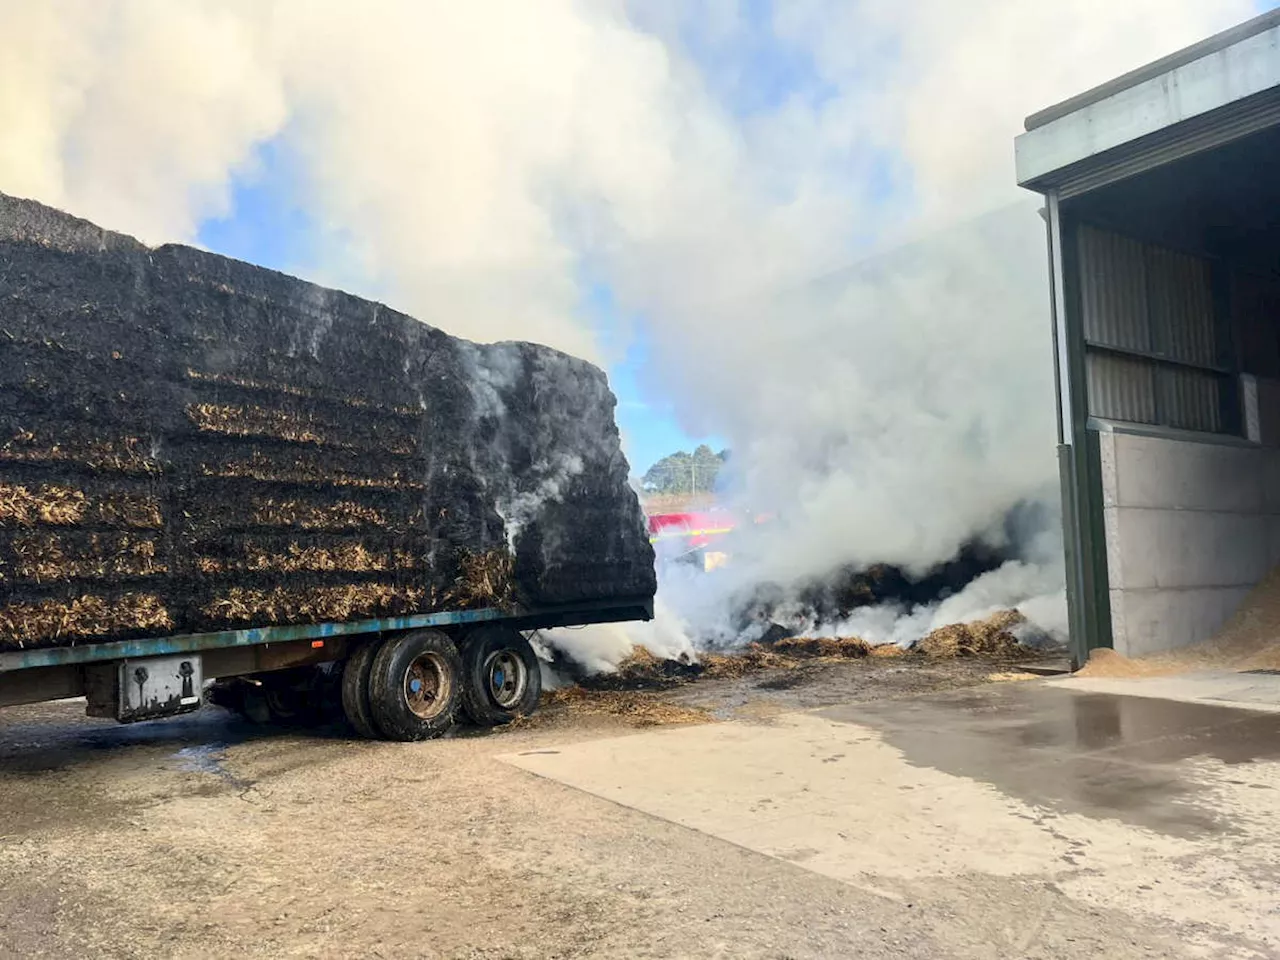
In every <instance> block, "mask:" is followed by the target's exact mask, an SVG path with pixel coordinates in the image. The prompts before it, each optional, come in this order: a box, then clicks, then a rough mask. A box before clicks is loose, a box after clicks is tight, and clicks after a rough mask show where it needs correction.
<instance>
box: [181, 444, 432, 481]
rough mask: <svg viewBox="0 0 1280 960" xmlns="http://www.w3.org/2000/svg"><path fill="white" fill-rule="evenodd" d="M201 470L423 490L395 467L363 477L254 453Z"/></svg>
mask: <svg viewBox="0 0 1280 960" xmlns="http://www.w3.org/2000/svg"><path fill="white" fill-rule="evenodd" d="M200 473H201V474H202V475H203V476H206V477H219V478H225V479H234V480H257V481H259V482H260V483H306V484H317V485H321V486H334V487H357V488H367V489H370V490H421V489H422V488H423V484H422V483H421V482H420V481H417V480H409V479H406V478H405V477H404V476H403V475H402V474H401V473H400V472H399V471H396V470H393V471H391V472H390V473H388V474H386V475H385V476H363V475H356V474H349V473H338V472H335V471H334V470H333V469H332V468H331V467H330V468H328V469H326V468H325V466H323V465H320V464H311V463H306V462H305V461H302V460H295V461H293V462H292V463H287V462H282V461H280V460H272V459H270V458H269V457H266V456H264V455H263V454H261V453H258V452H254V453H252V454H250V456H249V457H248V458H247V459H244V460H225V461H223V462H221V463H205V464H201V466H200Z"/></svg>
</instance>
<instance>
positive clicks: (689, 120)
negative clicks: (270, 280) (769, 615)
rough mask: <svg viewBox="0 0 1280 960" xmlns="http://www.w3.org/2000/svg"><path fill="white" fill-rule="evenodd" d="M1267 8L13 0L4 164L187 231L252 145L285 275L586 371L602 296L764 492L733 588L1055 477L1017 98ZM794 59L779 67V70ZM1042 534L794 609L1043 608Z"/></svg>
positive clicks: (665, 391) (1021, 2)
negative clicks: (910, 580) (267, 186)
mask: <svg viewBox="0 0 1280 960" xmlns="http://www.w3.org/2000/svg"><path fill="white" fill-rule="evenodd" d="M1251 7H1252V4H1251V2H1250V0H1105V2H1104V0H1058V2H1055V3H1028V2H1025V0H973V2H968V3H955V2H953V0H919V2H911V3H903V2H901V0H863V2H856V3H851V2H847V0H788V2H786V3H781V2H779V3H776V4H773V5H772V6H766V7H765V8H764V9H763V12H762V8H761V5H760V4H756V3H747V2H746V0H742V2H734V0H728V2H725V0H701V2H684V0H645V2H643V3H640V2H637V3H634V4H631V3H626V2H623V0H600V2H597V3H587V2H575V0H544V2H540V3H536V4H532V3H504V2H498V0H490V2H481V0H474V2H468V3H456V2H446V0H438V2H416V0H370V2H368V3H363V4H352V3H349V2H339V0H225V2H216V0H187V2H183V3H170V2H163V0H47V2H43V3H31V2H25V0H0V129H2V130H4V136H3V137H0V190H4V191H6V192H8V193H10V194H16V195H25V196H29V197H32V198H35V199H39V200H42V201H45V202H48V203H51V204H54V205H56V206H60V207H63V208H65V209H68V210H71V211H74V212H76V213H78V214H81V215H84V216H87V217H90V218H92V219H94V220H96V221H98V222H101V223H103V224H105V225H106V226H109V227H112V228H115V229H120V230H125V231H128V232H132V233H135V234H137V235H139V236H141V237H142V238H143V239H145V240H149V241H165V240H186V241H190V240H193V239H195V237H196V234H197V230H198V226H199V224H200V223H201V222H202V221H204V220H207V219H208V218H210V217H219V216H225V215H227V214H229V213H231V212H232V209H231V208H232V184H233V182H235V181H236V180H240V181H250V182H251V181H252V179H253V177H254V175H255V171H258V170H259V169H260V168H261V167H262V165H263V164H264V163H265V162H266V160H271V162H273V163H275V164H277V165H278V164H283V165H284V166H285V167H286V171H285V175H283V176H277V179H278V180H283V181H285V182H287V183H289V184H290V190H291V191H292V194H291V195H290V196H287V197H286V198H285V200H286V201H288V202H291V203H292V204H293V205H294V206H295V207H296V208H297V210H298V211H301V213H302V214H303V216H304V220H305V223H306V227H307V229H306V230H305V231H304V232H305V234H306V237H307V242H308V246H307V247H306V248H305V249H293V250H290V251H289V253H288V255H287V257H286V260H287V261H288V262H283V263H278V264H275V265H277V266H284V267H288V268H291V269H293V270H295V271H298V272H301V273H303V274H304V275H307V276H309V277H312V278H314V279H317V280H320V281H324V282H329V283H336V284H339V285H342V286H345V287H347V288H349V289H352V290H353V292H357V293H362V294H371V295H374V296H376V297H380V298H382V299H386V300H388V301H389V302H391V303H393V304H394V305H395V306H397V307H399V308H401V309H404V310H406V311H408V312H410V313H412V314H414V315H416V316H419V317H421V318H422V319H424V320H426V321H428V322H430V323H432V324H435V325H437V326H440V327H442V328H444V329H446V330H448V331H449V332H451V333H455V334H458V335H461V336H465V337H472V338H479V339H504V338H513V339H515V338H518V339H526V340H535V341H541V342H544V343H548V344H550V345H552V346H556V347H560V348H562V349H565V350H568V351H570V352H573V353H576V354H580V355H583V356H587V357H589V358H591V359H595V360H604V361H608V360H611V359H615V358H616V351H618V350H619V349H620V348H621V346H622V345H625V342H626V339H627V336H626V334H627V330H626V329H623V328H622V327H621V324H622V321H610V323H612V324H613V328H612V329H609V330H602V329H601V321H600V319H599V317H598V315H596V314H594V313H593V312H592V311H591V310H590V309H589V308H588V307H587V306H586V304H588V303H589V302H590V299H591V298H590V293H591V291H592V290H594V289H596V288H598V287H600V286H604V287H607V288H608V289H609V290H610V291H611V293H612V297H613V301H614V302H615V303H616V304H617V306H618V313H619V314H621V315H624V316H627V317H633V318H634V321H628V323H631V322H634V325H635V328H636V330H638V331H639V332H641V333H642V334H643V336H644V339H645V341H646V343H647V344H648V347H649V351H648V354H649V358H650V361H651V362H650V364H649V367H648V369H647V370H646V371H644V372H643V384H644V387H645V389H646V390H647V391H648V393H649V394H650V396H651V397H652V398H654V399H656V400H661V401H662V402H663V403H664V405H670V406H672V407H673V408H674V409H675V410H676V411H677V413H678V414H679V416H680V418H681V420H682V424H683V426H684V427H685V428H686V429H687V430H688V431H690V432H691V433H696V434H711V433H715V434H719V435H721V436H724V437H725V438H726V439H727V440H728V441H729V443H730V445H731V447H732V449H733V453H734V457H733V465H734V471H735V481H736V486H735V490H734V492H735V494H736V496H737V498H738V500H739V501H740V502H744V503H746V504H748V505H750V506H758V507H759V508H761V509H769V510H773V511H776V512H777V513H778V514H779V516H780V519H779V521H778V522H777V524H775V525H774V526H772V527H771V528H770V530H769V531H764V530H762V531H761V539H760V542H759V543H758V545H756V546H753V547H752V548H751V549H750V550H747V551H745V553H744V556H746V557H747V558H748V560H749V562H746V563H744V564H743V565H741V566H739V567H738V569H737V571H736V572H735V573H734V574H733V575H732V576H733V577H734V578H741V579H742V580H743V582H744V583H745V582H746V581H747V580H748V579H749V578H760V579H767V580H769V581H772V582H784V583H789V582H797V581H802V580H804V579H805V578H806V577H814V576H821V575H823V574H825V573H827V572H829V571H830V570H831V569H832V568H833V567H837V566H840V565H848V564H863V563H893V564H896V565H900V566H901V567H903V568H904V569H907V570H911V571H916V572H923V571H926V570H927V569H929V567H930V566H931V565H933V564H936V563H938V562H941V561H945V560H947V559H948V558H950V557H952V556H954V555H955V553H956V551H957V550H959V549H960V547H961V546H962V545H963V544H965V543H967V542H970V541H973V540H980V541H981V540H985V541H999V540H1000V538H1001V537H1002V536H1005V533H1004V532H1003V526H1002V524H1003V521H1004V517H1005V515H1006V514H1007V512H1008V511H1009V510H1010V509H1011V508H1012V507H1013V506H1014V505H1016V504H1018V503H1020V502H1023V501H1027V500H1034V499H1037V498H1039V497H1041V496H1042V494H1043V491H1044V490H1046V489H1052V481H1053V461H1052V457H1053V451H1052V443H1053V437H1052V428H1051V410H1052V398H1051V395H1050V380H1051V374H1050V370H1051V367H1050V363H1051V357H1050V351H1049V344H1048V333H1047V320H1046V309H1045V304H1046V302H1047V291H1046V290H1045V289H1044V264H1043V254H1042V250H1043V239H1042V235H1041V232H1040V231H1041V226H1040V223H1039V220H1038V218H1037V217H1036V216H1035V212H1034V205H1033V204H1030V203H1027V202H1025V201H1024V202H1022V203H1021V204H1020V205H1015V206H1010V204H1013V203H1015V201H1017V199H1018V194H1017V191H1016V190H1015V189H1014V188H1013V186H1012V182H1013V171H1012V148H1011V141H1012V137H1013V136H1014V134H1015V133H1017V132H1018V130H1019V128H1020V124H1021V118H1022V117H1023V116H1025V115H1026V114H1028V113H1030V112H1032V111H1034V110H1036V109H1038V108H1040V107H1043V106H1045V105H1047V104H1049V103H1052V102H1054V101H1056V100H1059V99H1062V98H1064V97H1067V96H1070V95H1072V94H1074V93H1076V92H1078V91H1080V90H1081V89H1084V88H1086V87H1088V86H1090V85H1092V84H1095V83H1098V82H1101V81H1103V80H1106V79H1108V78H1110V77H1112V76H1115V75H1117V74H1119V73H1121V72H1123V71H1125V70H1128V69H1131V68H1133V67H1135V66H1137V65H1139V64H1141V63H1143V62H1146V61H1149V60H1152V59H1154V58H1156V57H1159V56H1162V55H1164V54H1166V53H1168V52H1170V51H1172V50H1174V49H1176V48H1178V47H1180V46H1183V45H1185V44H1188V43H1191V42H1194V41H1195V40H1197V39H1199V38H1201V37H1203V36H1204V35H1206V34H1208V33H1210V32H1212V31H1213V30H1216V29H1220V28H1222V27H1225V26H1228V25H1230V24H1231V23H1233V22H1236V21H1238V20H1241V19H1243V18H1245V17H1246V16H1248V14H1249V13H1250V12H1251ZM761 49H766V50H769V51H772V53H771V54H770V55H769V57H766V60H765V62H763V63H762V62H761V61H760V60H759V53H758V51H760V50H761ZM753 58H754V59H753ZM778 63H785V64H789V65H790V66H789V67H788V70H789V71H790V72H791V73H793V74H795V75H796V76H797V77H798V79H796V80H795V81H794V82H793V83H791V84H789V85H788V84H787V83H786V82H774V81H769V82H765V81H762V80H761V79H760V78H761V77H762V76H776V72H774V73H771V72H770V71H769V70H768V69H764V68H767V67H770V66H771V65H776V64H778ZM784 72H785V71H784ZM779 89H780V90H781V92H779ZM267 145H270V148H271V149H270V151H268V152H267V153H265V154H264V152H263V151H264V147H266V146H267ZM264 157H265V158H266V160H264ZM273 158H274V159H273ZM277 173H279V171H277ZM273 182H275V181H273ZM993 210H995V211H998V212H996V213H994V214H992V213H990V211H993ZM886 251H889V252H887V253H886ZM894 251H896V252H894ZM879 254H883V255H879ZM851 263H852V264H861V265H860V266H855V267H853V268H849V267H848V266H847V265H848V264H851ZM635 466H639V467H641V468H643V466H645V465H644V464H638V465H635ZM552 472H554V471H552ZM516 509H518V505H517V507H516ZM1034 553H1035V551H1034V550H1031V548H1030V547H1029V546H1028V545H1027V544H1014V545H1012V546H1011V547H1010V550H1009V555H1010V557H1011V558H1013V559H1015V560H1017V561H1018V562H1020V563H1021V564H1022V565H1021V566H1009V567H1007V568H1002V569H1001V570H1000V571H999V572H998V573H990V574H988V575H987V576H986V578H984V579H982V580H980V581H977V582H975V583H974V584H973V585H972V586H971V587H970V588H969V589H968V590H966V591H965V592H964V593H962V594H960V595H958V596H953V597H951V598H949V599H944V600H942V601H941V602H940V603H939V604H937V606H936V607H930V608H928V609H924V610H910V609H908V610H905V611H903V610H897V611H896V612H895V610H893V609H892V608H884V609H881V610H879V612H875V611H868V612H867V613H865V614H860V616H862V617H864V618H866V617H872V616H877V617H881V618H883V620H884V623H885V624H887V625H886V626H883V628H881V627H877V626H876V625H875V624H874V623H872V622H870V621H869V620H866V621H865V622H863V621H859V622H858V623H848V624H834V625H833V624H828V625H822V624H815V625H812V629H824V628H831V629H835V628H839V629H847V630H857V631H859V632H864V633H874V632H876V631H877V630H879V631H880V632H881V633H882V634H884V635H887V636H896V635H898V634H897V633H895V631H899V632H901V631H903V630H908V628H907V627H906V626H903V624H904V623H907V624H916V625H917V626H913V627H911V628H910V630H908V632H914V631H915V630H916V629H918V625H919V624H922V623H924V622H925V620H926V619H929V622H933V621H934V620H936V619H937V618H944V617H950V616H957V615H959V614H958V613H957V611H960V608H961V607H964V608H968V607H973V609H974V611H980V610H981V609H983V608H985V607H986V606H992V605H1007V604H1009V603H1011V602H1015V600H1016V602H1021V603H1023V604H1024V606H1036V605H1037V604H1039V605H1044V601H1043V598H1044V597H1045V596H1049V595H1051V594H1052V593H1053V584H1051V583H1050V582H1049V581H1050V580H1051V579H1052V578H1053V576H1055V575H1056V574H1054V572H1053V563H1051V562H1044V560H1045V558H1044V557H1042V556H1035V555H1034ZM663 590H664V601H665V606H666V607H667V608H669V609H672V610H677V611H679V613H678V617H677V618H676V619H675V621H673V622H674V623H675V624H676V626H675V627H673V628H672V629H670V630H669V631H668V634H669V635H671V636H675V635H677V634H682V633H687V631H685V630H684V628H685V627H689V629H690V630H693V631H694V632H695V633H696V630H697V629H698V625H699V624H700V623H701V622H702V621H703V620H704V619H707V618H714V617H715V616H716V614H715V613H714V610H715V608H716V604H714V603H712V602H711V601H710V600H709V599H708V598H707V597H706V596H705V594H706V590H705V587H696V586H695V587H688V586H687V585H685V584H683V582H682V581H681V580H679V579H677V578H674V577H672V576H668V577H666V583H665V584H664V587H663ZM1019 594H1026V596H1024V597H1021V598H1020V599H1017V595H1019ZM960 597H964V598H965V599H964V602H963V603H962V602H961V599H960ZM960 612H961V613H964V612H966V611H960ZM968 612H972V611H968ZM904 617H905V618H906V619H905V620H904ZM1041 617H1042V619H1045V620H1048V619H1050V618H1051V615H1050V614H1042V615H1041ZM877 622H878V621H877ZM721 623H723V617H721ZM653 642H655V643H659V642H662V641H660V640H658V639H654V640H653ZM677 645H678V644H677Z"/></svg>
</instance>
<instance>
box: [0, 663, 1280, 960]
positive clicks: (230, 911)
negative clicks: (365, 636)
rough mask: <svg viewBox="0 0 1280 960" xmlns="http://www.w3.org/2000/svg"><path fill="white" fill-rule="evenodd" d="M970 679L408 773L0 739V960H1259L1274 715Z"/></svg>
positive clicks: (465, 739)
mask: <svg viewBox="0 0 1280 960" xmlns="http://www.w3.org/2000/svg"><path fill="white" fill-rule="evenodd" d="M986 672H987V673H989V672H990V670H989V669H988V670H987V671H986ZM983 679H984V672H983V669H982V668H981V667H980V666H975V665H974V664H972V663H957V664H954V665H939V664H929V665H922V666H913V665H909V664H875V663H870V662H866V661H863V662H854V663H839V664H831V665H827V666H826V667H824V668H820V669H814V670H811V671H809V672H808V675H807V676H806V678H805V679H804V681H803V682H798V681H796V680H795V679H794V677H789V678H783V677H770V676H759V677H754V678H746V679H743V680H739V681H725V682H713V683H706V684H702V683H699V684H696V685H694V686H691V687H683V688H680V689H678V690H675V691H670V692H667V693H663V694H658V695H654V696H655V697H656V698H658V699H661V700H664V701H665V702H670V703H673V704H683V705H693V707H694V708H697V709H699V710H705V711H707V713H706V716H708V717H714V718H721V719H716V720H715V721H714V722H706V723H690V724H681V725H676V726H669V727H663V728H657V729H649V730H644V731H636V730H633V729H629V728H628V727H626V725H625V723H626V718H625V716H624V717H615V716H600V715H594V714H589V715H575V714H573V713H572V712H571V711H559V712H553V713H552V714H550V715H548V716H547V717H546V718H545V719H543V720H542V721H540V722H536V723H530V724H528V725H527V726H524V727H522V728H518V729H514V730H508V731H504V732H501V733H491V734H487V735H472V736H458V737H454V738H451V739H447V740H443V741H437V742H434V743H427V744H417V745H400V744H377V743H358V742H351V741H348V740H345V739H343V738H341V737H340V735H339V732H338V731H325V732H320V733H314V732H312V733H307V732H282V731H271V730H262V729H258V728H251V727H247V726H245V725H243V724H242V723H241V722H239V721H236V720H234V719H232V718H230V717H229V716H227V715H225V714H221V713H219V712H216V711H210V712H208V713H202V714H200V715H197V716H195V717H192V718H186V719H181V720H175V721H168V722H160V723H153V724H146V725H140V726H136V727H131V728H123V727H116V726H107V725H104V724H101V723H99V722H97V721H89V720H85V719H84V718H82V717H78V716H76V714H75V711H76V710H77V706H76V705H74V704H53V705H47V706H42V707H39V708H23V709H15V710H10V711H0V809H2V810H3V811H4V816H3V820H0V956H15V957H18V956H21V957H33V956H47V957H83V956H104V957H143V956H147V957H151V956H157V955H161V956H174V957H206V956H228V955H239V956H243V957H268V956H270V957H282V956H283V957H288V956H299V957H345V956H370V957H388V958H390V957H430V958H472V960H480V958H484V960H491V958H494V960H496V958H544V957H545V958H552V957H597V956H600V957H725V958H729V957H734V958H736V957H761V958H764V957H770V958H783V957H790V958H802V957H804V958H807V957H850V956H859V957H872V958H876V957H920V958H926V957H927V958H950V957H955V958H996V957H1044V958H1074V957H1080V958H1083V957H1098V956H1106V957H1108V958H1112V957H1115V958H1126V957H1172V958H1184V957H1187V958H1189V957H1232V958H1235V957H1273V956H1275V957H1280V912H1278V908H1277V897H1276V896H1275V894H1276V891H1277V889H1278V887H1277V881H1278V880H1280V825H1278V823H1277V817H1276V810H1277V803H1276V798H1277V793H1276V791H1277V789H1278V788H1280V763H1278V761H1280V714H1277V713H1264V712H1260V711H1255V710H1244V709H1239V708H1236V707H1228V706H1218V705H1210V704H1207V703H1183V702H1173V701H1167V700H1162V699H1157V698H1153V697H1131V696H1127V695H1117V694H1115V693H1097V692H1091V691H1086V690H1077V689H1074V688H1072V687H1071V686H1070V683H1074V681H1071V682H1069V683H1065V684H1064V683H1063V682H1061V681H1034V682H1018V683H1007V682H1006V683H989V684H988V683H982V682H981V681H982V680H983ZM784 680H785V682H784ZM815 701H818V704H815ZM833 701H834V702H833ZM819 704H820V705H819ZM810 706H816V709H796V708H797V707H810Z"/></svg>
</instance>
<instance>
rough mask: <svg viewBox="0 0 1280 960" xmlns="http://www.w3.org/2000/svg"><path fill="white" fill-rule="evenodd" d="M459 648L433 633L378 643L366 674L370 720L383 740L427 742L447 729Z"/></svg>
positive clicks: (455, 696)
mask: <svg viewBox="0 0 1280 960" xmlns="http://www.w3.org/2000/svg"><path fill="white" fill-rule="evenodd" d="M461 681H462V659H461V658H460V657H459V656H458V648H457V647H455V646H454V645H453V641H452V640H450V639H449V638H448V637H447V636H445V635H444V634H443V633H440V632H439V631H438V630H415V631H414V632H413V633H406V634H404V635H402V636H399V637H394V638H393V639H390V640H387V641H385V642H384V643H383V644H382V648H381V649H380V650H379V651H378V655H377V656H376V657H374V659H373V668H372V670H371V672H370V675H369V703H370V706H371V707H372V710H373V720H374V723H376V724H377V726H378V729H379V730H380V731H381V732H382V735H383V736H384V737H386V738H387V739H388V740H401V741H411V740H430V739H431V738H433V737H438V736H440V734H442V733H444V732H445V731H446V730H448V729H449V728H450V727H451V726H453V720H454V717H455V716H456V715H457V712H458V704H459V700H460V693H461V691H460V689H459V688H460V687H461V686H462V683H461Z"/></svg>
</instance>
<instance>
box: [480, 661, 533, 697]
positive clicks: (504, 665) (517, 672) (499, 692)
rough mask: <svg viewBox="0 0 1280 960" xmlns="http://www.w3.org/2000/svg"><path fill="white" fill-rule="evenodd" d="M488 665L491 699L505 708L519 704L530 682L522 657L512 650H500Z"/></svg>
mask: <svg viewBox="0 0 1280 960" xmlns="http://www.w3.org/2000/svg"><path fill="white" fill-rule="evenodd" d="M486 665H487V668H488V669H487V670H486V673H487V674H488V687H489V690H488V693H489V697H490V699H492V700H493V702H494V703H495V704H497V705H498V706H499V707H501V708H502V709H504V710H509V709H511V708H512V707H514V706H516V705H517V704H519V703H520V701H521V699H522V698H523V697H524V691H525V687H526V686H527V684H528V677H527V675H526V673H525V666H524V663H523V662H522V661H521V660H520V658H519V657H518V656H516V654H515V653H514V652H513V651H511V650H499V651H498V652H497V653H495V654H492V655H491V656H490V657H489V659H488V661H487V664H486Z"/></svg>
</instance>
